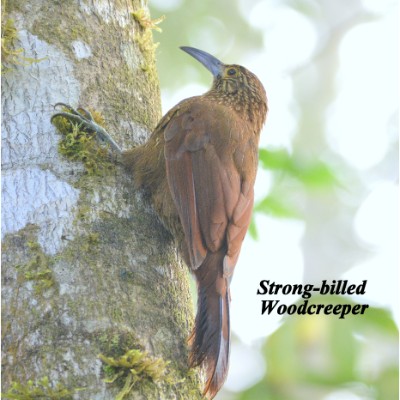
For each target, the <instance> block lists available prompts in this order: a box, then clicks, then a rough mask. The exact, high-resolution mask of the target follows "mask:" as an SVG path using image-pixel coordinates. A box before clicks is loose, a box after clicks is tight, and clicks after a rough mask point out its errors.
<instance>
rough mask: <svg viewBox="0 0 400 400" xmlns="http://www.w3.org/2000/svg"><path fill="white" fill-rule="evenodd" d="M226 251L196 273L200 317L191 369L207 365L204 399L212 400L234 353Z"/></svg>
mask: <svg viewBox="0 0 400 400" xmlns="http://www.w3.org/2000/svg"><path fill="white" fill-rule="evenodd" d="M224 256H225V251H222V250H220V251H219V252H217V253H211V254H210V253H209V254H208V255H207V256H206V258H205V260H204V262H203V263H202V265H201V266H200V267H199V268H198V269H196V270H195V271H194V274H195V276H196V280H197V290H198V300H197V315H196V322H195V327H194V329H193V332H192V334H191V336H190V339H189V343H190V344H191V350H190V358H189V363H190V366H191V367H195V366H198V365H204V367H205V370H206V374H207V383H206V386H205V389H204V395H205V396H206V397H207V398H209V399H212V398H214V396H215V395H216V394H217V393H218V391H219V390H220V388H221V386H222V385H223V383H224V382H225V379H226V376H227V373H228V362H229V350H230V323H229V302H230V294H229V280H228V279H227V278H225V277H224V276H223V259H224Z"/></svg>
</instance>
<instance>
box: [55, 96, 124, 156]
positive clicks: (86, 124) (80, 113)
mask: <svg viewBox="0 0 400 400" xmlns="http://www.w3.org/2000/svg"><path fill="white" fill-rule="evenodd" d="M57 107H62V108H63V111H59V112H57V113H55V114H53V115H52V116H51V119H50V121H51V122H52V123H53V121H54V119H55V118H57V117H62V118H65V119H66V120H67V121H69V122H71V123H75V124H78V125H79V127H80V128H83V129H84V130H86V131H88V132H94V133H95V134H96V136H97V137H98V138H100V139H101V140H103V141H105V142H106V143H109V144H110V146H111V147H112V149H113V150H115V151H116V152H117V153H119V154H121V152H122V150H121V148H120V147H119V146H118V144H117V143H115V141H114V139H113V138H112V137H111V136H110V135H109V133H108V132H107V131H106V130H105V129H104V128H103V127H102V126H100V125H99V124H98V123H96V122H95V120H94V119H93V116H92V114H91V113H90V112H89V111H87V110H85V109H84V108H82V107H79V108H78V109H76V110H75V109H74V108H73V107H71V106H69V105H68V104H64V103H57V104H56V105H55V106H54V108H57Z"/></svg>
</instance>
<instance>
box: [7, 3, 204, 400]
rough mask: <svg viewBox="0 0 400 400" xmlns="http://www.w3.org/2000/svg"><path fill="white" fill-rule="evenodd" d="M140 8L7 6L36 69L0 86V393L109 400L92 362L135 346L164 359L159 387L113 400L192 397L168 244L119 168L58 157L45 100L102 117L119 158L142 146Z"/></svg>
mask: <svg viewBox="0 0 400 400" xmlns="http://www.w3.org/2000/svg"><path fill="white" fill-rule="evenodd" d="M139 9H143V10H144V11H145V12H146V10H147V9H146V5H144V4H143V2H141V1H138V0H134V1H131V0H129V1H128V0H127V1H122V0H119V1H114V2H109V1H101V0H98V1H73V0H69V1H62V2H61V1H54V0H42V1H40V2H37V1H28V0H26V1H23V0H17V1H13V2H9V4H8V10H6V12H7V16H8V17H10V18H12V19H13V20H14V22H15V26H16V28H17V30H18V36H19V44H18V45H19V46H20V47H22V48H23V49H24V52H25V54H24V55H25V57H29V58H36V59H43V60H42V61H40V62H37V63H31V64H29V65H15V66H14V67H13V68H10V69H9V70H8V71H7V73H6V74H4V75H3V76H2V80H3V84H2V105H3V118H2V124H3V126H2V131H3V135H2V151H3V165H2V168H3V177H2V180H3V181H2V187H3V194H2V200H3V207H2V209H3V218H2V222H3V229H2V234H3V239H2V244H3V252H2V261H3V272H2V285H3V297H2V317H3V325H2V326H3V329H2V346H3V366H2V367H3V368H2V378H3V379H2V382H3V389H2V390H3V393H7V392H10V390H11V391H12V390H13V391H14V392H13V393H22V394H21V398H22V396H23V395H24V396H25V395H26V393H29V392H30V391H32V393H33V392H34V391H35V390H36V393H42V392H43V396H44V397H46V393H47V395H49V393H50V392H51V395H52V396H53V395H54V393H56V392H57V390H58V389H57V388H62V390H61V389H60V391H59V393H60V398H76V399H113V398H115V397H116V396H117V394H118V393H120V392H121V389H122V387H123V386H124V384H125V383H124V377H123V376H122V375H121V379H117V380H116V381H115V382H113V383H105V382H104V379H105V378H106V377H107V373H110V371H107V368H106V367H107V365H105V364H104V363H103V362H102V361H101V359H100V358H99V354H100V353H101V354H103V356H104V357H114V358H117V357H121V356H123V355H124V354H127V352H129V351H130V350H132V349H137V350H139V351H140V354H144V355H146V356H143V359H146V360H148V359H149V358H148V357H150V358H151V357H154V359H162V360H163V361H165V363H161V364H160V365H163V366H165V365H167V367H166V368H167V370H168V371H167V376H168V379H165V380H163V379H162V376H163V373H161V372H160V371H158V372H157V373H156V374H155V375H154V376H157V377H159V379H157V381H154V380H153V379H152V377H151V376H148V377H146V376H145V375H144V376H142V375H141V379H136V378H135V384H134V385H133V387H132V389H131V390H130V391H129V393H128V394H126V395H125V397H124V398H126V399H128V398H132V399H142V398H143V399H159V398H163V399H188V398H190V399H196V398H200V397H201V396H200V394H199V389H198V375H197V373H193V372H192V371H188V370H187V348H186V340H187V336H188V334H189V331H190V327H191V325H192V322H193V321H192V319H193V306H192V301H191V298H190V292H189V285H188V273H187V271H186V267H185V266H184V265H183V264H182V263H181V262H180V260H179V258H178V256H177V254H176V250H175V248H174V244H173V241H172V239H171V237H170V235H169V234H168V233H167V232H166V231H165V230H164V228H163V227H162V225H161V224H160V222H159V220H158V218H157V217H156V216H155V215H154V212H153V211H152V209H151V207H150V206H149V205H148V204H147V203H146V201H145V200H143V198H142V195H141V194H140V193H138V192H136V191H135V190H134V189H133V187H132V181H131V179H130V177H129V176H128V175H127V174H126V172H125V171H124V169H123V168H122V167H121V166H119V165H117V166H116V168H111V169H110V168H106V169H104V170H102V173H101V175H100V176H99V175H93V174H90V173H88V171H87V170H85V168H84V166H83V164H82V163H80V162H74V161H70V160H68V159H66V158H65V157H64V156H63V155H61V154H60V153H59V151H58V142H59V140H60V139H61V137H60V135H59V134H57V132H56V130H55V128H54V127H53V126H52V125H51V124H50V116H51V114H52V113H53V105H54V104H55V103H56V102H64V103H68V104H71V105H73V106H77V105H78V104H81V105H82V106H90V107H92V108H94V109H96V110H97V111H100V112H101V113H102V114H103V115H104V117H105V119H106V121H107V128H108V130H109V131H110V132H113V133H115V134H114V137H115V139H116V141H117V142H118V143H119V144H120V145H121V146H122V147H123V148H128V147H129V146H133V145H134V144H135V143H139V142H141V141H143V140H145V137H146V136H147V135H148V134H149V133H150V131H151V129H152V128H153V127H154V126H155V124H156V122H157V121H158V119H159V118H160V96H159V88H158V79H157V76H156V73H155V66H154V46H153V44H152V41H151V35H150V34H149V31H148V29H150V28H147V27H146V26H143V24H140V21H137V19H135V18H134V17H133V15H132V13H133V12H137V10H139ZM136 15H137V14H136ZM140 15H145V14H143V12H141V13H140ZM128 354H129V353H128ZM135 354H136V353H135ZM168 362H169V363H168ZM113 372H115V373H116V372H117V371H113ZM160 376H161V378H160ZM36 382H38V384H37V385H36ZM43 382H45V383H43ZM12 385H14V386H12ZM12 387H14V389H12ZM54 396H55V395H54ZM16 398H17V397H16ZM24 398H25V397H24ZM52 398H55V397H52Z"/></svg>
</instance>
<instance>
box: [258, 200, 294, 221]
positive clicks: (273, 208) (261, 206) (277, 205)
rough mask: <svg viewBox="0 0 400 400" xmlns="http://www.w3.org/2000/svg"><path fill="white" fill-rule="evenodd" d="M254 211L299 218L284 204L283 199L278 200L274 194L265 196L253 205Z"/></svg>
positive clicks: (281, 216)
mask: <svg viewBox="0 0 400 400" xmlns="http://www.w3.org/2000/svg"><path fill="white" fill-rule="evenodd" d="M254 212H259V213H263V214H267V215H272V216H274V217H280V218H299V215H298V213H297V212H296V211H295V210H294V209H293V208H291V207H290V206H289V205H287V204H285V203H284V201H281V200H278V199H277V198H276V197H274V196H266V197H265V198H264V199H262V200H261V201H260V202H258V203H257V204H256V205H255V206H254Z"/></svg>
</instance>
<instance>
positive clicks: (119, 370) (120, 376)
mask: <svg viewBox="0 0 400 400" xmlns="http://www.w3.org/2000/svg"><path fill="white" fill-rule="evenodd" d="M99 358H100V359H101V360H102V361H103V363H104V364H105V365H104V368H103V370H104V372H105V374H106V379H105V382H107V383H114V382H116V381H118V380H119V381H121V382H123V387H122V389H121V390H120V392H119V393H118V395H117V397H116V400H122V399H123V398H124V397H125V396H126V395H127V394H128V393H129V392H130V391H131V390H132V388H133V387H134V386H135V384H136V383H138V382H139V381H144V380H145V381H148V382H154V383H157V382H166V383H172V382H173V381H174V380H173V378H172V376H171V374H170V373H169V372H168V371H167V366H168V364H169V362H166V361H164V360H163V359H161V358H154V357H151V356H150V355H149V354H148V353H146V352H145V351H141V350H139V349H132V350H128V351H127V352H126V353H125V354H124V355H122V356H120V357H115V358H114V357H106V356H105V355H103V354H99Z"/></svg>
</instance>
